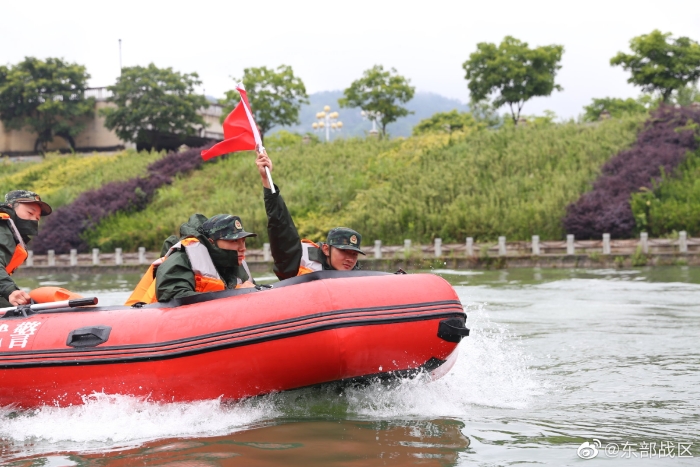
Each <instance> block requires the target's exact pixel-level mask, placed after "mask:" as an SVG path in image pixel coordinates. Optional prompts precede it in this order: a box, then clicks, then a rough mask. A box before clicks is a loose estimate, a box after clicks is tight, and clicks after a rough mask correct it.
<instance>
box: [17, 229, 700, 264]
mask: <svg viewBox="0 0 700 467" xmlns="http://www.w3.org/2000/svg"><path fill="white" fill-rule="evenodd" d="M638 250H639V251H641V252H642V253H645V254H652V255H653V254H657V255H659V254H689V253H700V238H688V236H687V234H686V232H680V233H679V235H678V238H676V239H668V238H657V239H650V238H648V235H647V234H646V233H642V234H641V236H640V238H639V239H625V240H611V239H610V235H609V234H604V235H603V238H602V239H601V240H578V241H577V240H575V238H574V236H573V235H567V236H566V240H544V241H540V239H539V236H538V235H533V236H532V239H531V240H530V241H517V242H506V237H499V238H498V241H497V242H486V243H475V242H474V239H473V238H472V237H467V238H466V241H465V242H464V243H461V244H457V243H451V244H443V243H442V240H441V239H439V238H436V239H435V241H434V242H433V243H432V244H430V245H418V244H414V243H413V242H412V241H411V240H405V241H404V244H403V245H400V246H384V245H382V241H381V240H375V241H374V246H366V247H364V251H365V252H366V253H367V258H374V259H406V258H447V257H454V258H469V257H474V258H478V257H506V258H507V257H527V256H541V257H551V256H573V255H603V256H609V255H613V256H614V255H618V256H624V255H631V254H634V253H635V252H637V251H638ZM158 256H159V254H158V253H157V252H149V251H146V249H145V248H143V247H141V248H139V249H138V251H136V252H124V251H123V250H122V249H121V248H116V249H115V251H114V252H111V253H103V252H101V251H99V250H98V249H93V250H92V252H91V253H78V252H77V251H76V250H71V251H70V253H68V254H56V253H55V252H54V251H53V250H49V251H48V254H46V255H35V254H34V253H33V252H32V251H29V256H28V258H27V261H26V263H25V267H47V266H48V267H75V266H90V265H93V266H98V265H147V264H150V263H151V262H153V261H155V260H156V259H158ZM246 260H247V261H248V262H250V263H256V262H272V255H271V253H270V245H269V244H268V243H265V244H264V245H263V248H262V249H248V250H247V251H246Z"/></svg>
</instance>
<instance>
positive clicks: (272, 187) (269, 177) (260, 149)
mask: <svg viewBox="0 0 700 467" xmlns="http://www.w3.org/2000/svg"><path fill="white" fill-rule="evenodd" d="M236 90H238V92H239V93H240V94H241V104H243V108H244V109H245V114H246V116H247V117H248V123H249V124H250V131H252V132H253V138H254V139H255V149H256V151H258V152H264V153H265V154H267V152H265V148H264V147H263V144H262V138H261V137H260V131H258V124H257V123H255V119H254V118H253V112H251V110H250V108H249V107H248V98H247V97H246V96H245V92H246V91H245V86H243V83H238V84H237V85H236ZM265 173H266V174H267V181H268V183H269V184H270V190H271V191H272V192H273V193H276V192H277V191H276V190H275V184H274V183H272V174H270V169H269V168H268V167H267V166H265Z"/></svg>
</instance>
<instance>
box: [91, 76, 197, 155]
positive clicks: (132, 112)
mask: <svg viewBox="0 0 700 467" xmlns="http://www.w3.org/2000/svg"><path fill="white" fill-rule="evenodd" d="M200 84H201V81H199V76H198V75H197V73H179V72H177V71H173V69H172V68H158V67H156V66H155V65H154V64H153V63H151V64H150V65H148V66H147V67H142V66H134V67H127V68H123V69H122V74H121V76H120V77H119V78H117V83H116V84H115V85H113V86H109V87H108V89H109V90H110V91H111V92H112V97H110V98H109V99H108V101H109V102H112V103H114V104H116V107H107V108H105V109H102V110H101V112H102V114H103V115H104V116H105V117H106V118H105V126H106V127H107V128H109V129H110V130H114V131H115V132H116V133H117V136H118V137H119V138H120V139H122V140H124V141H131V142H134V143H137V144H140V145H144V146H147V147H149V148H158V143H159V141H160V139H161V136H163V135H166V134H167V135H177V136H180V137H183V136H190V135H193V134H195V133H196V132H197V130H198V129H197V128H196V127H195V125H204V119H203V118H202V117H201V116H200V115H199V113H198V111H199V110H200V109H202V108H204V107H206V106H208V105H209V103H208V101H207V99H206V98H205V97H204V96H202V95H198V94H195V93H194V88H195V86H199V85H200Z"/></svg>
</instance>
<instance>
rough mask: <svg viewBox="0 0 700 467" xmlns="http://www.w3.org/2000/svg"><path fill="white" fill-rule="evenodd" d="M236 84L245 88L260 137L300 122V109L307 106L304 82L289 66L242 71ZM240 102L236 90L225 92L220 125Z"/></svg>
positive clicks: (220, 101)
mask: <svg viewBox="0 0 700 467" xmlns="http://www.w3.org/2000/svg"><path fill="white" fill-rule="evenodd" d="M235 81H236V82H241V83H243V86H245V89H246V91H247V93H248V101H249V102H250V107H251V110H252V111H253V115H254V117H255V123H257V124H258V126H259V127H260V134H261V136H262V135H264V134H265V133H267V132H268V131H269V130H270V129H271V128H272V127H274V126H276V125H280V126H285V125H294V124H296V123H299V109H300V108H301V104H307V103H308V99H307V98H308V97H309V96H307V94H306V87H305V86H304V82H303V81H302V80H301V78H297V77H296V76H294V72H293V71H292V67H291V66H288V65H280V66H278V67H277V69H276V70H274V69H272V68H267V67H264V66H263V67H260V68H246V69H244V70H243V78H242V79H240V80H235ZM240 99H241V97H240V95H239V94H238V91H236V90H231V91H227V92H226V97H225V98H224V99H221V100H219V103H220V104H221V105H222V106H223V107H224V113H223V115H222V116H221V121H222V122H223V121H224V119H225V118H226V116H227V115H228V114H229V112H231V110H233V109H234V107H236V105H237V104H238V102H239V101H240Z"/></svg>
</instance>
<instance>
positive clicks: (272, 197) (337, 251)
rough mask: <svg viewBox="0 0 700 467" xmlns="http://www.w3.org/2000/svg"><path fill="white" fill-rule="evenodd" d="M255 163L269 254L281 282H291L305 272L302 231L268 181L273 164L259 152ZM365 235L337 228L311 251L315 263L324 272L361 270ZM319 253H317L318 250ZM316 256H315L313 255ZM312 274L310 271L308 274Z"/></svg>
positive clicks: (276, 190)
mask: <svg viewBox="0 0 700 467" xmlns="http://www.w3.org/2000/svg"><path fill="white" fill-rule="evenodd" d="M255 163H256V164H257V166H258V172H260V177H261V178H262V184H263V192H264V193H263V196H264V199H265V211H266V213H267V234H268V237H269V239H270V252H271V253H272V258H273V260H274V266H273V270H274V272H275V275H276V276H277V277H278V278H279V279H280V280H283V279H288V278H290V277H294V276H297V275H299V274H302V273H303V270H304V264H305V262H306V260H308V259H309V258H306V257H305V255H304V248H303V244H302V242H301V238H300V237H299V232H297V228H296V226H295V225H294V221H293V220H292V216H291V214H289V210H288V209H287V205H286V204H285V202H284V199H282V195H281V194H280V190H279V187H277V186H276V185H275V193H272V190H271V189H270V184H269V182H268V180H267V174H266V173H265V167H268V168H269V169H270V171H272V161H271V160H270V158H269V156H268V155H267V154H265V153H259V154H258V157H257V159H256V160H255ZM361 241H362V236H361V235H360V234H359V233H358V232H356V231H354V230H352V229H349V228H347V227H337V228H335V229H332V230H331V231H330V232H329V233H328V237H327V239H326V242H325V243H321V244H320V245H315V244H314V246H317V247H318V248H315V249H312V250H311V254H312V255H313V258H311V260H312V261H314V262H318V263H319V269H321V270H341V271H343V270H345V271H347V270H352V269H359V265H358V263H357V259H358V255H359V254H362V255H364V254H365V253H364V252H363V251H362V250H361V249H360V245H361ZM316 250H318V251H316ZM314 253H316V254H315V255H314ZM306 272H310V271H308V270H307V271H306Z"/></svg>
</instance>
